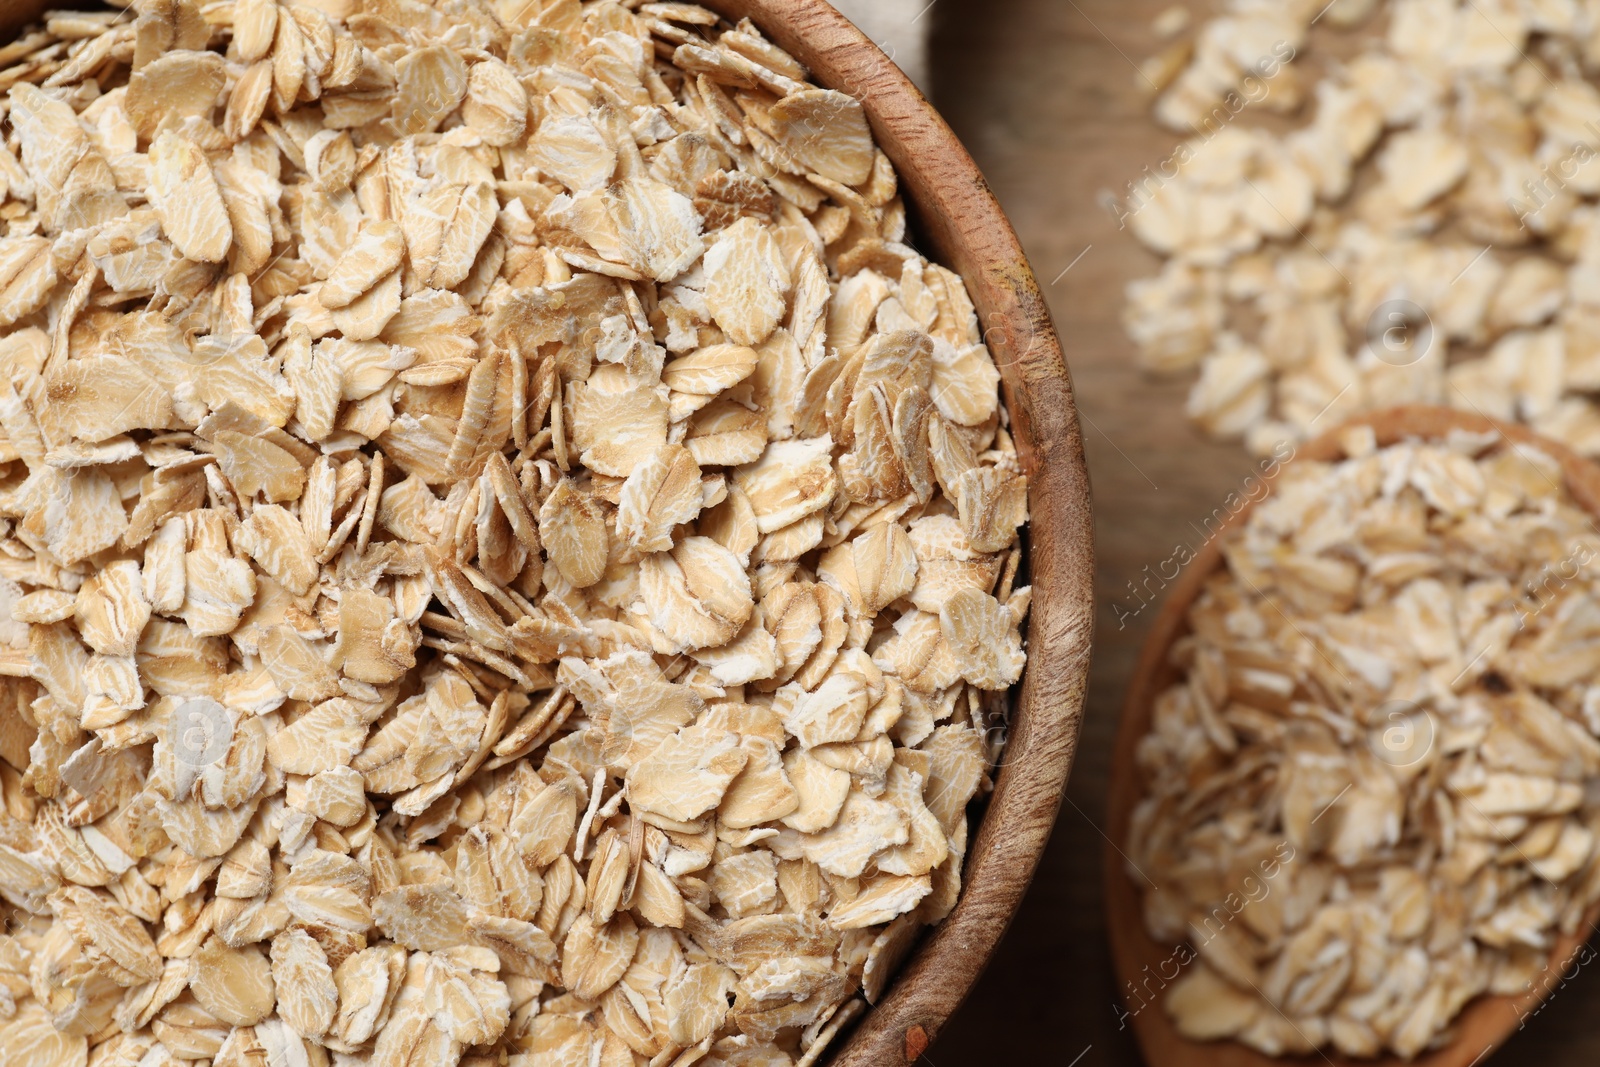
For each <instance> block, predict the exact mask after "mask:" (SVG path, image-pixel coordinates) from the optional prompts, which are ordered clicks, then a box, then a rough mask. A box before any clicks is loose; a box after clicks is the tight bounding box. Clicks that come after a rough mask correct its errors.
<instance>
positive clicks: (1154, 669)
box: [1105, 406, 1600, 1067]
mask: <svg viewBox="0 0 1600 1067" xmlns="http://www.w3.org/2000/svg"><path fill="white" fill-rule="evenodd" d="M1345 425H1346V426H1357V425H1367V426H1371V427H1372V429H1373V431H1374V433H1375V435H1376V437H1377V440H1378V444H1379V446H1383V445H1390V444H1394V443H1395V442H1397V441H1401V440H1404V439H1406V438H1427V439H1437V438H1441V437H1443V436H1445V435H1446V434H1448V433H1449V432H1450V431H1451V430H1457V429H1459V430H1466V431H1470V432H1473V433H1482V432H1484V431H1488V430H1492V431H1495V432H1497V433H1499V434H1500V435H1501V436H1502V437H1503V438H1504V439H1506V440H1507V441H1512V442H1521V443H1527V444H1536V445H1538V446H1539V448H1541V449H1542V450H1544V451H1545V452H1547V453H1549V454H1550V455H1551V456H1552V457H1554V458H1555V459H1556V460H1557V461H1558V462H1559V463H1560V464H1561V470H1562V473H1563V474H1564V475H1565V480H1566V486H1567V490H1568V492H1570V493H1571V494H1572V496H1573V498H1574V499H1575V500H1576V501H1577V502H1578V504H1579V505H1580V506H1582V507H1583V508H1584V509H1585V510H1586V511H1588V512H1590V513H1591V514H1593V515H1596V516H1600V467H1596V466H1595V465H1594V464H1593V463H1590V462H1589V461H1588V460H1586V459H1584V458H1583V457H1581V456H1579V455H1577V454H1576V453H1575V452H1573V451H1571V450H1570V449H1568V448H1566V447H1564V446H1562V445H1560V444H1557V443H1556V442H1554V441H1551V440H1549V439H1548V438H1544V437H1540V436H1539V435H1538V434H1536V433H1533V432H1532V431H1530V430H1528V429H1526V428H1524V427H1520V426H1510V425H1506V424H1503V423H1499V422H1496V421H1494V420H1491V419H1487V418H1483V417H1481V416H1478V415H1467V414H1463V413H1461V412H1459V411H1455V410H1453V409H1451V408H1438V407H1421V406H1416V407H1401V408H1391V409H1389V410H1387V411H1379V412H1372V413H1370V414H1367V415H1364V416H1361V417H1359V418H1355V419H1352V420H1350V422H1348V423H1346V424H1345ZM1337 434H1338V431H1337V430H1335V431H1332V432H1330V433H1328V434H1325V435H1323V436H1322V437H1319V438H1317V439H1316V440H1314V441H1310V442H1307V443H1305V444H1303V445H1301V446H1299V448H1297V449H1296V451H1295V453H1294V456H1293V458H1291V459H1290V460H1289V461H1288V463H1285V464H1284V465H1283V466H1288V465H1289V463H1293V462H1295V461H1297V460H1300V459H1312V460H1323V461H1328V460H1336V459H1338V458H1340V457H1341V456H1342V455H1343V450H1342V449H1341V448H1340V447H1339V443H1338V439H1337ZM1282 469H1283V467H1280V468H1279V471H1280V472H1281V471H1282ZM1251 506H1252V505H1249V504H1247V505H1245V506H1244V507H1243V508H1241V509H1240V510H1239V512H1238V513H1237V514H1235V515H1233V516H1232V517H1231V518H1229V519H1228V520H1227V521H1225V522H1224V523H1223V524H1222V526H1221V527H1220V529H1219V531H1218V532H1217V534H1216V535H1215V536H1213V537H1212V539H1211V540H1210V541H1209V542H1207V543H1206V545H1205V546H1204V547H1203V548H1201V549H1200V551H1199V552H1198V553H1196V554H1195V558H1194V559H1193V560H1192V561H1191V562H1190V564H1189V566H1188V567H1186V568H1185V569H1184V571H1183V573H1182V574H1181V575H1179V576H1178V579H1177V581H1176V582H1174V583H1173V586H1172V589H1171V591H1170V592H1169V593H1168V595H1167V600H1166V603H1164V604H1163V605H1162V606H1161V611H1160V613H1159V614H1158V615H1157V616H1156V620H1155V623H1154V625H1152V627H1151V629H1150V636H1149V637H1148V638H1147V639H1146V640H1145V645H1144V650H1143V651H1142V652H1141V654H1140V656H1139V663H1138V666H1137V667H1136V668H1135V670H1134V674H1133V682H1132V684H1131V685H1130V687H1129V689H1128V697H1127V701H1126V702H1125V703H1124V704H1123V708H1122V721H1121V723H1120V724H1119V726H1118V729H1117V741H1116V747H1115V748H1114V749H1113V750H1112V754H1111V792H1110V797H1109V800H1108V804H1107V821H1108V826H1107V837H1106V840H1107V842H1108V846H1107V849H1106V862H1105V879H1106V882H1105V897H1106V913H1107V914H1106V919H1107V927H1108V930H1109V933H1110V937H1111V955H1112V964H1113V968H1114V970H1115V972H1116V979H1117V989H1118V991H1119V994H1120V993H1121V992H1122V991H1123V990H1128V989H1137V988H1139V986H1140V983H1141V981H1146V980H1147V978H1146V968H1151V969H1152V972H1151V973H1158V972H1156V971H1154V969H1155V968H1157V967H1159V965H1160V964H1161V963H1162V962H1163V961H1165V960H1167V959H1169V958H1170V957H1171V955H1172V950H1171V947H1170V946H1162V945H1159V944H1157V943H1156V942H1155V941H1154V940H1152V939H1151V937H1150V935H1149V934H1148V933H1147V932H1146V930H1145V926H1144V917H1143V913H1142V909H1141V903H1142V901H1143V896H1144V892H1143V888H1144V887H1142V886H1140V885H1139V884H1137V883H1136V882H1135V881H1134V880H1133V878H1132V877H1131V876H1130V875H1129V873H1128V870H1127V859H1126V857H1125V856H1124V855H1123V853H1122V851H1121V848H1120V846H1119V844H1118V843H1119V842H1124V841H1126V840H1127V839H1128V825H1129V820H1130V819H1131V817H1132V815H1133V808H1134V805H1135V804H1137V803H1138V801H1139V798H1140V793H1141V783H1140V779H1139V772H1138V767H1137V765H1136V763H1135V760H1134V756H1135V749H1136V747H1137V745H1138V743H1139V739H1140V738H1141V737H1143V736H1144V735H1145V734H1146V733H1147V732H1148V731H1149V729H1150V716H1151V711H1152V708H1153V707H1154V704H1155V699H1156V697H1157V695H1159V694H1160V693H1161V692H1162V691H1163V690H1165V689H1166V688H1167V687H1168V686H1170V685H1171V684H1172V683H1173V682H1174V681H1176V680H1177V678H1178V672H1177V670H1176V669H1175V668H1174V667H1173V666H1172V664H1171V663H1170V662H1169V661H1168V653H1169V652H1170V650H1171V648H1172V645H1173V642H1175V641H1177V640H1178V638H1180V637H1182V636H1184V635H1185V634H1186V633H1188V632H1189V619H1188V616H1189V608H1190V607H1191V606H1192V605H1193V604H1194V602H1195V600H1196V599H1197V598H1198V597H1199V595H1200V593H1201V591H1202V589H1203V588H1204V586H1205V582H1206V580H1207V579H1208V578H1209V577H1210V576H1211V575H1212V574H1214V573H1215V572H1216V571H1217V570H1219V569H1220V568H1221V567H1222V566H1223V558H1222V551H1221V544H1222V541H1223V540H1224V539H1225V538H1227V537H1228V536H1229V535H1230V534H1231V532H1232V531H1234V530H1236V529H1237V528H1238V527H1239V526H1240V525H1241V524H1242V523H1243V522H1244V520H1245V518H1246V517H1247V516H1248V515H1249V513H1250V509H1251ZM1597 919H1600V904H1597V905H1595V906H1594V907H1591V908H1590V909H1589V911H1588V913H1587V914H1586V916H1585V921H1584V924H1583V927H1582V930H1581V932H1580V933H1578V934H1571V935H1565V936H1562V937H1560V938H1558V940H1557V941H1556V944H1555V947H1554V948H1553V949H1552V950H1551V953H1550V957H1551V959H1550V970H1549V971H1547V972H1546V973H1547V974H1550V975H1560V974H1561V973H1562V972H1563V971H1565V970H1566V969H1567V968H1568V966H1569V965H1570V964H1571V962H1572V960H1573V958H1574V957H1575V956H1576V954H1577V952H1578V949H1579V948H1580V947H1581V946H1582V944H1583V942H1584V941H1585V940H1587V937H1588V933H1589V931H1590V930H1591V929H1592V928H1593V927H1594V925H1595V922H1596V920H1597ZM1547 984H1548V985H1552V986H1553V985H1554V982H1551V983H1547ZM1545 995H1546V991H1545V990H1536V991H1530V992H1527V993H1524V994H1521V995H1518V996H1494V995H1489V994H1485V995H1483V996H1480V997H1478V998H1477V999H1475V1000H1473V1001H1472V1002H1471V1003H1470V1004H1468V1005H1467V1007H1466V1008H1465V1009H1463V1010H1462V1012H1461V1014H1460V1015H1458V1016H1457V1017H1456V1020H1455V1029H1456V1037H1455V1040H1453V1041H1452V1042H1451V1043H1450V1044H1448V1045H1445V1046H1443V1047H1441V1048H1438V1049H1434V1050H1432V1051H1430V1052H1426V1053H1423V1054H1422V1055H1419V1056H1417V1057H1416V1058H1415V1059H1413V1060H1402V1059H1400V1058H1398V1057H1395V1056H1385V1057H1381V1058H1376V1059H1358V1058H1353V1057H1349V1056H1344V1055H1341V1054H1339V1053H1337V1052H1334V1051H1333V1050H1331V1049H1329V1050H1326V1053H1325V1054H1312V1055H1309V1056H1296V1057H1278V1058H1274V1057H1272V1056H1267V1055H1264V1054H1262V1053H1260V1052H1257V1051H1256V1050H1255V1049H1252V1048H1249V1047H1247V1046H1245V1045H1242V1044H1239V1043H1238V1042H1235V1041H1213V1042H1198V1041H1191V1040H1189V1039H1188V1038H1186V1037H1183V1036H1182V1035H1180V1034H1179V1033H1178V1031H1177V1028H1176V1027H1175V1026H1174V1025H1173V1023H1172V1020H1171V1019H1170V1018H1169V1017H1168V1016H1167V1013H1166V1009H1165V1006H1164V1005H1163V1004H1162V1003H1161V1000H1162V994H1161V993H1160V992H1157V993H1156V996H1155V1000H1154V1001H1152V1002H1150V1003H1147V1004H1145V1005H1144V1006H1143V1008H1141V1009H1138V1010H1135V1008H1134V1005H1133V1004H1131V1003H1130V1004H1128V1005H1127V1008H1128V1012H1129V1014H1128V1016H1127V1017H1126V1019H1127V1021H1129V1022H1131V1024H1132V1026H1133V1031H1134V1036H1135V1037H1136V1038H1137V1039H1138V1042H1139V1047H1140V1049H1141V1050H1142V1051H1143V1053H1144V1057H1145V1059H1146V1061H1147V1062H1149V1063H1151V1064H1157V1065H1160V1067H1166V1065H1167V1064H1183V1065H1185V1067H1278V1065H1282V1064H1285V1063H1296V1064H1307V1065H1311V1064H1323V1063H1326V1064H1331V1065H1334V1067H1402V1065H1408V1067H1473V1065H1475V1064H1478V1063H1479V1062H1481V1061H1482V1060H1483V1059H1484V1058H1485V1057H1486V1056H1487V1054H1488V1053H1489V1052H1490V1051H1491V1050H1493V1049H1495V1048H1498V1047H1499V1046H1500V1045H1501V1044H1502V1043H1504V1042H1505V1040H1506V1039H1507V1038H1509V1037H1510V1036H1511V1035H1512V1034H1513V1033H1515V1032H1516V1030H1517V1029H1518V1028H1519V1027H1520V1025H1521V1024H1522V1022H1523V1021H1524V1020H1525V1019H1526V1018H1527V1017H1528V1015H1529V1014H1530V1013H1531V1012H1532V1011H1533V1010H1535V1009H1536V1008H1537V1006H1538V1004H1539V1002H1540V1001H1541V1000H1542V999H1543V998H1544V996H1545Z"/></svg>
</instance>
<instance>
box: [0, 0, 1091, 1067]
mask: <svg viewBox="0 0 1600 1067" xmlns="http://www.w3.org/2000/svg"><path fill="white" fill-rule="evenodd" d="M46 6H47V5H46V4H45V3H42V2H36V0H0V38H4V37H9V36H11V35H12V34H13V33H14V32H15V30H16V29H17V28H18V27H20V26H21V25H22V24H24V23H26V22H27V21H29V20H31V19H33V18H35V17H37V15H38V13H40V12H42V11H43V10H44V9H45V7H46ZM63 6H65V5H63ZM707 6H708V7H711V8H714V9H716V10H717V11H719V12H720V13H722V14H723V15H725V16H727V17H729V18H732V19H737V18H743V17H749V18H751V19H752V20H754V21H755V22H756V23H757V25H759V26H760V27H761V28H762V30H763V31H764V32H766V33H768V34H769V35H770V36H771V37H772V38H773V39H774V40H775V41H777V42H778V43H779V44H780V45H781V46H783V47H784V48H786V49H787V50H788V51H789V52H791V53H792V54H793V55H794V56H795V57H796V58H798V59H799V60H800V61H801V62H803V63H805V64H806V65H807V66H808V67H809V68H811V70H812V71H813V72H814V75H815V78H816V80H817V82H818V83H819V84H822V85H825V86H828V87H830V88H838V89H841V90H843V91H846V92H849V93H851V94H852V95H854V96H856V97H857V98H859V99H860V100H861V101H862V102H863V104H864V106H865V108H866V111H867V115H868V118H869V120H870V121H871V123H872V126H873V130H874V133H875V134H876V136H877V138H878V141H879V144H880V145H881V146H882V148H883V150H884V152H885V153H886V154H887V155H888V156H889V158H890V160H891V161H892V162H893V163H894V165H895V167H896V169H897V170H898V171H899V174H900V178H901V188H902V191H903V193H904V194H905V198H906V201H907V204H908V207H909V208H910V213H911V215H912V218H913V219H914V225H915V226H916V232H917V237H918V242H919V244H921V245H923V246H924V250H925V251H927V252H928V253H929V254H931V255H932V256H933V257H934V258H936V259H937V260H939V261H940V262H941V263H944V264H945V265H947V266H949V267H951V268H952V269H954V270H956V271H958V272H959V273H960V274H961V275H962V276H963V278H964V279H965V280H966V282H967V286H968V289H969V291H970V293H971V296H972V300H973V304H974V305H975V307H976V309H977V311H978V316H979V320H980V322H981V324H982V326H983V328H984V337H985V341H986V343H987V344H988V345H989V348H990V350H991V351H992V352H993V354H994V356H995V361H996V363H997V364H998V366H999V368H1000V372H1001V377H1002V388H1003V390H1004V395H1005V399H1006V403H1007V406H1008V408H1009V410H1010V413H1011V427H1012V432H1013V435H1014V437H1015V439H1016V442H1017V446H1018V451H1019V453H1020V455H1021V458H1022V462H1023V465H1024V468H1025V469H1026V471H1027V473H1028V474H1029V478H1030V494H1029V496H1030V506H1031V511H1032V527H1031V531H1030V533H1029V536H1028V550H1029V555H1028V564H1027V566H1028V574H1027V578H1028V580H1029V581H1031V583H1032V585H1033V587H1034V599H1033V607H1032V614H1031V618H1030V620H1029V622H1028V654H1029V663H1028V668H1027V671H1026V674H1025V675H1024V678H1023V682H1022V684H1021V686H1020V688H1019V691H1018V693H1017V694H1016V698H1015V702H1014V704H1015V707H1014V712H1013V718H1012V721H1011V723H1010V732H1009V743H1008V746H1007V750H1006V757H1005V761H1004V766H1003V767H1002V768H1001V770H1000V773H999V775H998V778H997V782H996V787H995V790H994V793H993V794H992V795H991V797H990V798H989V801H988V804H987V809H986V812H985V815H984V818H983V822H982V824H981V826H980V827H979V828H978V830H977V833H976V834H975V836H974V838H973V840H972V841H971V843H970V845H969V847H968V852H967V867H966V874H965V883H966V884H965V886H964V889H963V895H962V899H961V901H960V903H959V904H958V905H957V907H956V909H955V910H954V912H952V914H951V915H950V916H949V917H948V918H947V919H946V920H945V922H944V923H942V924H941V925H940V926H939V927H938V928H937V929H936V930H934V931H933V932H932V933H931V934H930V935H929V936H927V937H926V938H925V939H924V940H923V942H922V943H921V944H920V945H919V946H918V948H917V949H916V950H915V952H914V953H913V955H912V956H911V958H910V959H909V960H908V961H907V963H906V965H905V967H904V969H903V971H902V973H901V975H900V976H899V978H898V979H897V980H896V981H895V983H894V984H893V986H892V987H891V989H890V990H889V991H888V992H887V993H886V995H885V996H884V997H883V998H882V1000H881V1001H880V1003H879V1004H878V1005H877V1006H876V1007H875V1008H874V1009H873V1010H872V1011H870V1012H868V1013H867V1015H866V1016H865V1018H864V1019H863V1021H862V1022H860V1023H859V1024H858V1025H857V1026H856V1027H855V1029H854V1030H853V1031H852V1032H851V1033H850V1034H849V1035H848V1037H847V1039H846V1040H844V1041H843V1043H842V1044H841V1045H840V1046H839V1047H838V1049H837V1050H836V1051H835V1052H834V1054H833V1056H832V1058H831V1059H830V1061H829V1062H831V1063H833V1064H835V1065H836V1067H865V1065H868V1064H871V1065H880V1064H890V1063H909V1062H913V1061H915V1060H917V1059H918V1058H920V1057H921V1054H922V1052H923V1050H924V1049H926V1048H927V1045H928V1043H929V1042H931V1041H932V1039H933V1038H934V1037H935V1036H937V1034H938V1032H939V1030H940V1029H941V1027H942V1026H943V1024H944V1022H945V1020H946V1019H947V1018H948V1017H949V1015H950V1013H951V1012H952V1011H954V1010H955V1008H956V1007H957V1005H959V1004H960V1002H961V1001H962V999H963V998H964V997H965V996H966V994H967V992H968V990H969V989H970V988H971V986H972V984H973V983H974V982H975V981H976V979H977V977H978V975H979V974H980V973H981V972H982V970H983V968H984V966H985V964H986V963H987V962H988V959H989V957H990V955H991V954H992V953H993V951H994V948H995V946H996V944H997V943H998V942H999V940H1000V938H1001V936H1002V935H1003V934H1004V932H1005V930H1006V927H1007V925H1008V923H1009V922H1010V920H1011V918H1012V916H1013V914H1014V913H1015V911H1016V908H1017V905H1018V903H1019V902H1020V901H1021V899H1022V898H1023V895H1024V894H1025V892H1026V890H1027V887H1028V882H1029V879H1030V878H1031V877H1032V875H1033V872H1034V870H1035V868H1036V866H1037V865H1038V863H1039V859H1040V856H1041V855H1042V853H1043V851H1044V848H1045V845H1046V843H1047V841H1048V840H1049V837H1050V831H1051V827H1052V824H1053V822H1054V820H1055V815H1056V812H1057V810H1058V808H1059V806H1060V803H1061V797H1062V793H1063V790H1064V788H1065V785H1066V780H1067V775H1068V772H1069V770H1070V768H1071V765H1072V757H1073V754H1074V750H1075V746H1076V739H1077V733H1078V729H1079V726H1080V724H1081V721H1082V708H1083V701H1084V694H1085V690H1086V687H1087V679H1088V671H1089V651H1090V639H1091V636H1092V632H1093V592H1092V590H1093V575H1094V550H1093V521H1092V517H1091V511H1090V503H1089V482H1088V475H1087V471H1086V465H1085V459H1084V454H1083V442H1082V437H1081V433H1080V429H1079V425H1078V419H1077V409H1076V406H1075V401H1074V396H1073V391H1072V384H1071V381H1070V378H1069V375H1068V371H1067V367H1066V363H1065V360H1064V359H1063V357H1062V352H1061V347H1060V344H1059V342H1058V341H1057V339H1056V335H1055V331H1054V328H1053V326H1052V323H1051V319H1050V313H1049V309H1048V308H1047V306H1046V304H1045V301H1044V298H1043V296H1042V295H1041V293H1040V290H1039V286H1038V284H1037V282H1036V281H1035V280H1034V277H1033V274H1032V272H1031V270H1030V268H1029V266H1028V263H1027V259H1026V257H1025V255H1024V254H1023V251H1022V247H1021V244H1020V243H1019V241H1018V240H1017V237H1016V235H1015V233H1014V232H1013V231H1012V229H1011V226H1010V224H1009V223H1008V222H1007V221H1006V219H1005V216H1004V214H1003V213H1002V212H1001V210H1000V207H999V204H998V203H997V202H996V200H995V198H994V196H993V194H992V193H991V192H990V191H989V188H988V186H987V185H986V184H985V182H984V180H983V177H982V175H981V174H980V172H979V171H978V169H977V167H976V165H975V164H974V163H973V161H972V159H971V157H970V156H969V155H968V154H967V153H966V151H965V150H964V149H963V148H962V147H961V144H960V142H959V141H958V140H957V139H956V137H955V135H954V134H953V133H952V132H951V130H950V128H949V126H948V125H946V124H945V123H944V121H943V120H942V119H940V118H939V116H938V115H937V114H936V113H935V112H934V110H933V109H932V107H931V106H930V105H929V104H928V103H927V101H926V100H925V99H924V98H923V97H922V95H921V94H920V93H919V92H918V91H917V89H916V88H915V87H914V86H913V85H912V84H911V82H910V81H909V80H908V79H907V78H906V77H905V75H904V74H903V73H901V71H900V70H899V68H897V67H896V66H895V65H894V64H893V63H892V62H891V61H890V60H889V59H888V58H887V57H886V56H884V54H883V53H882V52H881V51H879V50H878V49H877V48H876V47H875V46H874V45H873V44H872V43H871V42H870V41H869V40H868V39H867V38H866V37H865V36H863V35H862V34H861V33H860V32H859V31H858V30H856V29H855V27H854V26H852V25H851V24H850V23H849V22H848V21H847V20H845V19H844V18H843V16H841V15H839V14H838V12H837V11H835V10H834V9H833V8H832V7H831V6H829V5H828V4H826V3H824V2H822V0H710V2H708V3H707Z"/></svg>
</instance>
